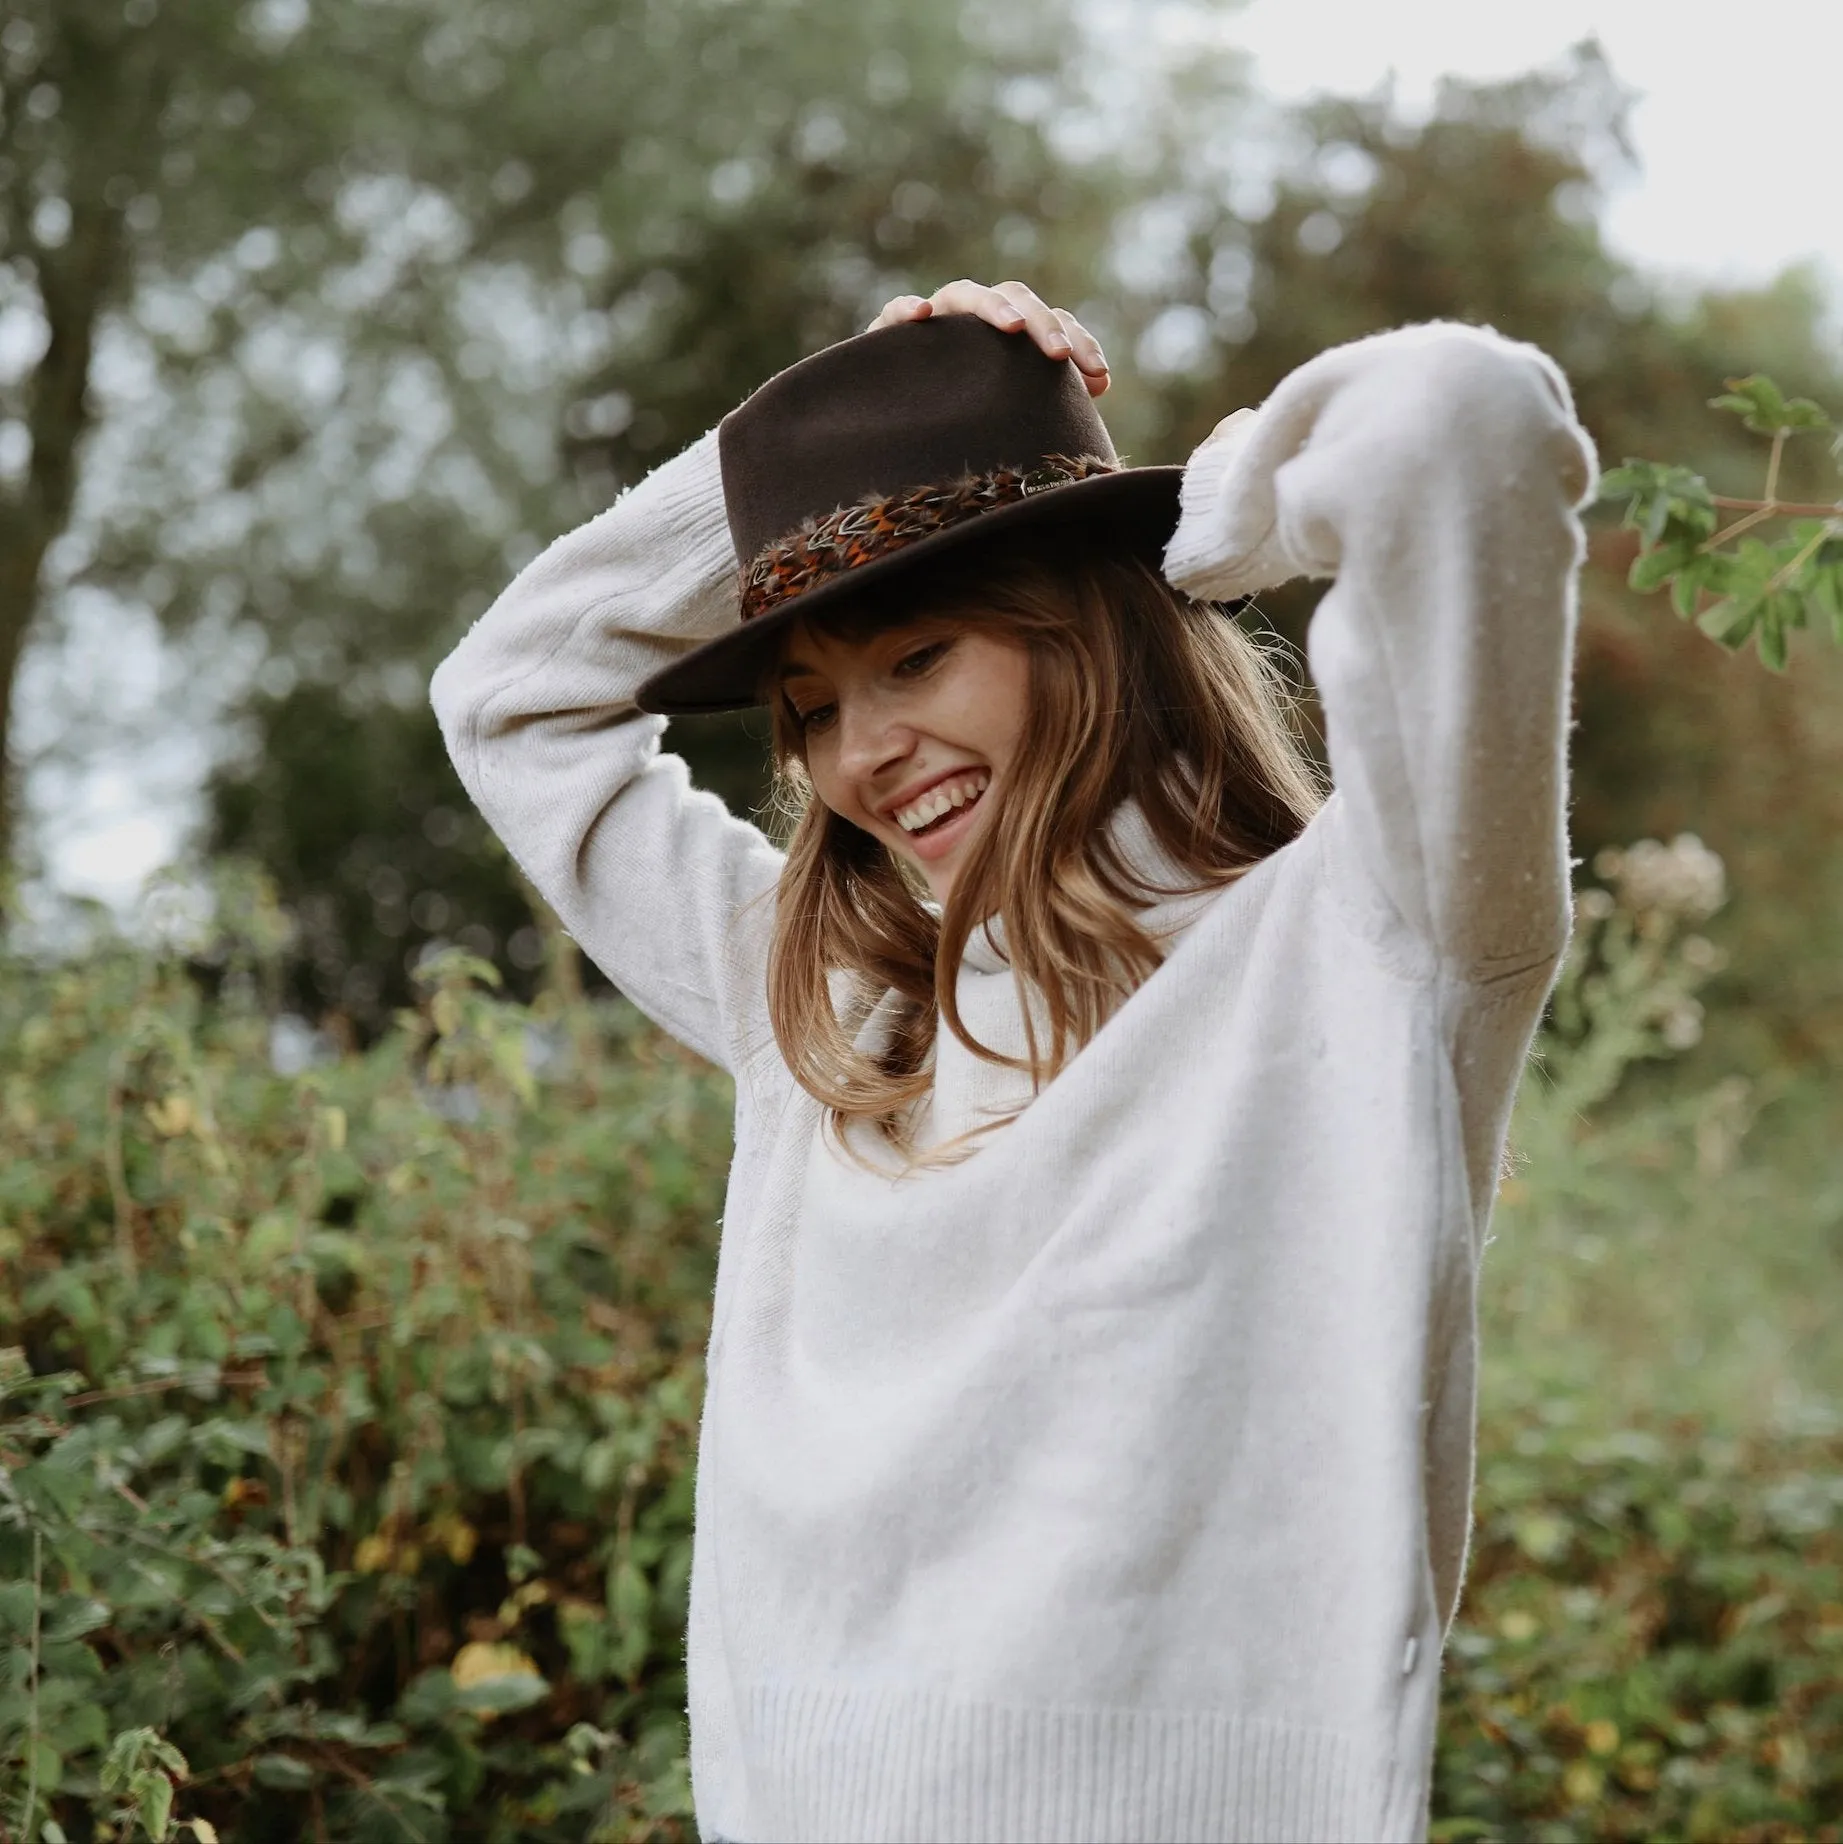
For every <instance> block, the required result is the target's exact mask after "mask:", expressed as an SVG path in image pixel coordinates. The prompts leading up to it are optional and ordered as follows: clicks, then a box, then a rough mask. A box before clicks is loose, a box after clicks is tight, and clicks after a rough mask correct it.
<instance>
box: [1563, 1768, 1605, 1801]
mask: <svg viewBox="0 0 1843 1844" xmlns="http://www.w3.org/2000/svg"><path fill="white" fill-rule="evenodd" d="M1561 1784H1562V1790H1563V1791H1564V1792H1565V1793H1566V1794H1567V1795H1568V1797H1569V1798H1570V1799H1572V1800H1573V1801H1574V1803H1575V1804H1576V1805H1578V1806H1590V1805H1592V1804H1593V1802H1594V1801H1595V1800H1596V1799H1598V1798H1599V1797H1600V1794H1601V1792H1602V1790H1603V1789H1604V1788H1605V1785H1606V1776H1605V1775H1604V1774H1602V1773H1601V1772H1600V1770H1599V1768H1597V1767H1596V1766H1594V1764H1593V1763H1592V1762H1591V1761H1570V1762H1569V1763H1568V1771H1567V1772H1566V1773H1565V1774H1563V1775H1562V1777H1561Z"/></svg>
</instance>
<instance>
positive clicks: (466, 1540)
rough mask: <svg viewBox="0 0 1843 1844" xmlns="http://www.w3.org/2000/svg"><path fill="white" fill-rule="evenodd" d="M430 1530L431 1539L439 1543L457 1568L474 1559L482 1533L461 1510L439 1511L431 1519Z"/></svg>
mask: <svg viewBox="0 0 1843 1844" xmlns="http://www.w3.org/2000/svg"><path fill="white" fill-rule="evenodd" d="M428 1532H429V1538H430V1541H431V1542H435V1543H439V1544H440V1545H441V1546H442V1548H443V1549H444V1550H445V1551H446V1552H447V1554H448V1560H449V1561H450V1562H452V1563H453V1564H454V1565H455V1566H456V1567H457V1568H465V1567H466V1566H467V1564H468V1563H469V1562H471V1561H472V1560H473V1554H474V1550H475V1548H476V1547H477V1546H478V1545H479V1542H480V1533H479V1532H478V1531H477V1530H475V1529H474V1527H473V1525H471V1524H470V1523H468V1521H467V1520H466V1518H464V1517H462V1516H461V1515H460V1513H459V1512H457V1511H443V1512H439V1513H438V1514H437V1515H436V1516H434V1517H432V1518H431V1519H430V1520H429V1525H428Z"/></svg>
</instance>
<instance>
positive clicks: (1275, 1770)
mask: <svg viewBox="0 0 1843 1844" xmlns="http://www.w3.org/2000/svg"><path fill="white" fill-rule="evenodd" d="M747 1705H748V1717H749V1720H748V1728H749V1730H750V1731H751V1733H750V1735H749V1737H748V1741H747V1743H746V1744H745V1748H744V1752H745V1754H746V1756H747V1757H748V1786H749V1812H748V1820H749V1823H750V1825H751V1826H752V1827H753V1829H752V1832H751V1836H760V1837H762V1838H772V1839H775V1840H777V1844H805V1841H807V1840H811V1841H813V1844H818V1841H820V1840H827V1839H837V1840H855V1844H882V1841H885V1840H888V1841H890V1844H895V1841H896V1840H914V1841H915V1844H928V1841H933V1844H955V1841H957V1840H964V1841H965V1844H1008V1841H1014V1844H1139V1841H1141V1840H1146V1841H1149V1840H1155V1839H1167V1840H1173V1841H1174V1844H1206V1841H1207V1840H1236V1839H1246V1840H1250V1841H1254V1840H1267V1841H1271V1844H1280V1841H1282V1840H1287V1839H1298V1840H1302V1841H1308V1844H1334V1841H1336V1840H1351V1844H1395V1841H1396V1840H1409V1839H1413V1838H1416V1837H1418V1836H1420V1835H1421V1825H1422V1820H1423V1818H1424V1813H1425V1796H1426V1789H1425V1779H1426V1764H1425V1763H1424V1762H1423V1763H1417V1764H1416V1771H1415V1772H1412V1773H1410V1774H1407V1775H1405V1776H1397V1775H1392V1774H1391V1773H1390V1772H1389V1769H1388V1762H1387V1757H1386V1754H1385V1753H1384V1752H1383V1751H1382V1750H1380V1749H1377V1748H1373V1747H1370V1746H1366V1745H1365V1744H1363V1743H1362V1742H1359V1741H1357V1740H1353V1739H1352V1738H1351V1737H1348V1736H1345V1735H1341V1734H1336V1733H1333V1732H1331V1731H1328V1730H1323V1729H1311V1728H1304V1727H1295V1726H1291V1725H1288V1724H1284V1723H1276V1722H1270V1721H1266V1720H1263V1719H1258V1718H1250V1717H1245V1716H1236V1715H1228V1714H1223V1713H1220V1712H1215V1711H1208V1710H1178V1711H1161V1710H1128V1709H1040V1708H1035V1709H1018V1708H1010V1707H1006V1706H1003V1705H995V1704H972V1703H959V1702H953V1701H950V1700H949V1699H947V1698H944V1697H939V1696H930V1695H924V1694H917V1693H914V1692H880V1691H874V1690H849V1691H847V1690H839V1689H833V1688H828V1687H821V1686H812V1685H786V1686H770V1685H758V1686H756V1687H755V1689H754V1690H753V1691H752V1692H751V1693H750V1695H749V1697H748V1699H747Z"/></svg>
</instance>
